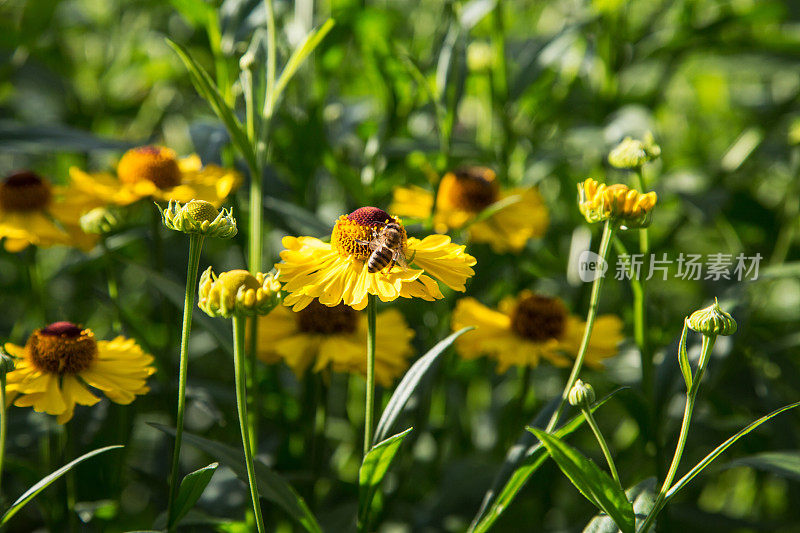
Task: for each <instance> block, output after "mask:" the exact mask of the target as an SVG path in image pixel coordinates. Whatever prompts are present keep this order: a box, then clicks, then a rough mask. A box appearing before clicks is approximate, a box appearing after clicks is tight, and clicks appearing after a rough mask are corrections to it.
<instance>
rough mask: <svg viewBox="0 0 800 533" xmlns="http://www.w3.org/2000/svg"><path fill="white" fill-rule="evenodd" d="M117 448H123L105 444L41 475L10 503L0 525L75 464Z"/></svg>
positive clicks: (118, 445) (0, 519) (0, 520)
mask: <svg viewBox="0 0 800 533" xmlns="http://www.w3.org/2000/svg"><path fill="white" fill-rule="evenodd" d="M117 448H124V446H123V445H121V444H117V445H115V446H106V447H105V448H98V449H96V450H92V451H91V452H89V453H85V454H83V455H81V456H80V457H78V458H77V459H75V460H73V461H70V462H69V463H67V464H65V465H64V466H62V467H61V468H59V469H58V470H56V471H55V472H52V473H51V474H48V475H47V476H45V477H43V478H42V479H41V480H39V482H38V483H36V484H35V485H34V486H32V487H31V488H29V489H28V490H27V491H25V493H24V494H23V495H22V496H20V497H19V498H17V501H15V502H14V503H13V504H11V507H9V508H8V510H7V511H6V512H5V514H4V515H3V517H2V518H0V525H3V524H5V523H6V522H8V520H9V519H10V518H11V517H12V516H14V515H15V514H17V511H19V510H20V509H22V508H23V507H24V506H25V504H27V503H28V502H29V501H31V500H32V499H33V498H35V497H36V495H37V494H39V493H40V492H42V491H43V490H44V489H46V488H47V487H49V486H50V484H52V483H53V482H54V481H55V480H57V479H58V478H60V477H61V476H63V475H64V474H66V473H67V472H69V471H70V470H72V469H73V468H74V467H75V466H76V465H78V464H80V463H82V462H84V461H85V460H87V459H91V458H92V457H94V456H95V455H100V454H101V453H105V452H107V451H110V450H116V449H117Z"/></svg>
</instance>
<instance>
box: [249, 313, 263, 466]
mask: <svg viewBox="0 0 800 533" xmlns="http://www.w3.org/2000/svg"><path fill="white" fill-rule="evenodd" d="M248 333H249V335H248V337H249V338H248V339H247V354H248V355H249V357H248V359H247V361H248V365H247V390H248V394H247V409H248V411H249V412H250V418H249V421H250V424H249V425H248V429H249V431H250V448H251V451H252V452H253V454H255V453H257V450H258V417H259V411H258V408H259V406H260V405H261V394H260V391H261V389H260V388H259V379H258V370H259V368H260V367H259V365H258V351H257V346H258V317H253V318H251V319H250V330H249V332H248Z"/></svg>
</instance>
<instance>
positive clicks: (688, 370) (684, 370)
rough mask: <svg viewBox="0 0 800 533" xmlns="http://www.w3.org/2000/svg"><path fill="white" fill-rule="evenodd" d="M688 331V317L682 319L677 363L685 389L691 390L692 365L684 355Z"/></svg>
mask: <svg viewBox="0 0 800 533" xmlns="http://www.w3.org/2000/svg"><path fill="white" fill-rule="evenodd" d="M688 331H689V319H688V318H687V319H684V320H683V332H681V341H680V343H679V344H678V364H679V365H680V367H681V374H683V381H685V382H686V390H687V391H688V390H692V366H691V365H690V364H689V356H688V355H686V333H687V332H688Z"/></svg>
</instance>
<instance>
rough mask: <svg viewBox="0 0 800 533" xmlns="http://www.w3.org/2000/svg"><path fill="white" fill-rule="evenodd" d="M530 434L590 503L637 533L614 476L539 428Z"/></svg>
mask: <svg viewBox="0 0 800 533" xmlns="http://www.w3.org/2000/svg"><path fill="white" fill-rule="evenodd" d="M528 431H530V432H531V433H533V434H534V435H536V437H537V438H538V439H539V440H540V441H542V444H544V445H545V447H546V448H547V451H549V452H550V456H551V457H552V458H553V460H554V461H555V462H556V464H558V467H559V468H560V469H561V471H562V472H564V475H566V476H567V477H568V478H569V480H570V481H571V482H572V484H573V485H575V488H577V489H578V490H579V491H580V492H581V494H583V495H584V496H585V497H586V499H587V500H589V501H590V502H592V503H593V504H594V505H595V506H596V507H597V508H598V509H600V510H601V511H604V512H605V513H606V514H607V515H608V516H610V517H611V518H612V519H613V520H614V522H615V523H616V524H617V526H619V528H620V529H621V530H622V531H623V533H634V527H635V525H636V519H635V517H634V515H633V505H632V504H631V502H629V501H628V498H627V497H626V496H625V493H624V492H623V491H622V489H621V488H620V487H619V485H617V483H616V482H615V481H614V480H613V479H611V476H609V475H608V474H606V473H605V472H603V471H602V470H600V467H598V466H597V465H596V464H594V462H593V461H591V460H590V459H587V458H586V457H584V456H583V454H581V453H580V452H579V451H578V450H576V449H575V448H573V447H571V446H569V445H567V444H565V443H564V442H563V441H562V440H561V439H559V438H558V437H556V436H555V435H552V434H550V433H547V432H546V431H542V430H540V429H536V428H528Z"/></svg>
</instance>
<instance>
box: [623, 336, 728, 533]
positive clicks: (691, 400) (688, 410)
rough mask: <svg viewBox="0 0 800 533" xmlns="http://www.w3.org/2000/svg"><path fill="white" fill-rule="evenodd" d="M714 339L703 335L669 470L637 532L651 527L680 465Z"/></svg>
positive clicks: (640, 532) (643, 531)
mask: <svg viewBox="0 0 800 533" xmlns="http://www.w3.org/2000/svg"><path fill="white" fill-rule="evenodd" d="M716 339H717V338H716V337H715V336H713V337H709V336H705V335H704V336H703V345H702V348H701V353H700V362H699V363H698V365H697V372H696V373H695V376H694V379H693V381H692V388H691V389H689V391H688V392H687V393H686V407H685V408H684V411H683V422H681V431H680V434H679V435H678V444H677V445H676V446H675V454H674V455H673V456H672V464H670V466H669V471H668V472H667V476H666V477H665V478H664V483H663V484H662V485H661V490H660V491H659V492H658V497H657V498H656V502H655V503H654V504H653V508H652V509H651V510H650V513H649V514H648V515H647V518H646V519H645V521H644V523H643V524H642V527H641V528H639V533H646V532H647V531H648V530H649V529H650V528H651V527H652V525H653V521H654V520H655V518H656V515H658V513H659V512H660V511H661V508H662V507H663V506H664V500H665V498H666V496H667V492H668V491H669V489H670V487H671V485H672V480H674V479H675V474H676V473H677V472H678V465H680V462H681V457H682V456H683V449H684V447H685V446H686V437H687V436H688V435H689V424H691V422H692V412H693V411H694V404H695V400H696V399H697V391H698V390H700V381H701V380H702V379H703V374H704V373H705V371H706V366H707V365H708V358H709V356H710V355H711V350H712V349H713V348H714V341H716Z"/></svg>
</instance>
